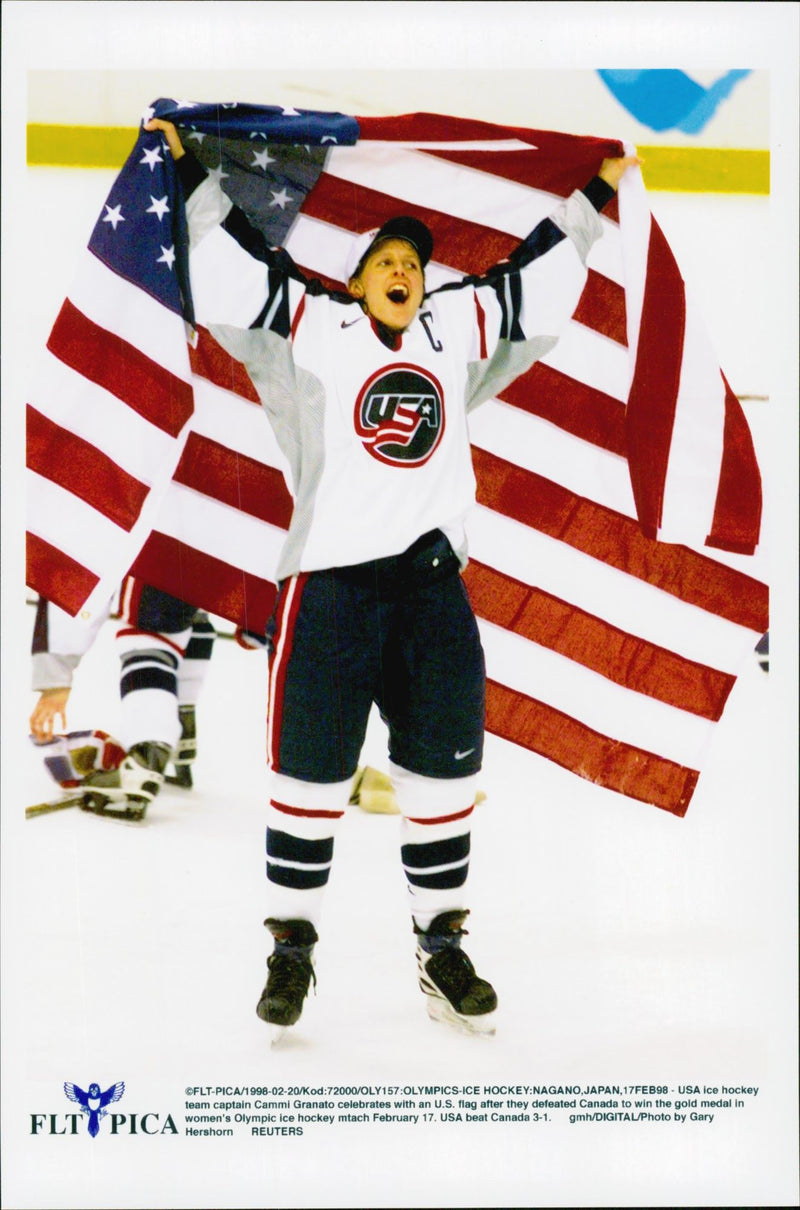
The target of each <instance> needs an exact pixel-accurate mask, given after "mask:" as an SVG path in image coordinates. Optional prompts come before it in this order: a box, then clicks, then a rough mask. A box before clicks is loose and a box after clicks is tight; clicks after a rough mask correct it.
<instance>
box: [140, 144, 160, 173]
mask: <svg viewBox="0 0 800 1210" xmlns="http://www.w3.org/2000/svg"><path fill="white" fill-rule="evenodd" d="M139 163H140V164H147V166H148V168H149V169H150V171H151V172H153V171H154V169H155V166H156V164H163V163H164V160H163V158H162V156H161V151H160V150H159V148H158V147H151V148H150V149H149V151H148V149H147V148H145V152H144V155H143V156H142V158H141V159H140V160H139Z"/></svg>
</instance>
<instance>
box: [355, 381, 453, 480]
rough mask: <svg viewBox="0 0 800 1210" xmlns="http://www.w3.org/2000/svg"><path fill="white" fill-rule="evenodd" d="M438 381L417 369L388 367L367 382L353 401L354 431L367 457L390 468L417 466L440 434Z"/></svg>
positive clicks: (441, 408)
mask: <svg viewBox="0 0 800 1210" xmlns="http://www.w3.org/2000/svg"><path fill="white" fill-rule="evenodd" d="M443 400H444V395H443V391H442V387H441V384H440V383H439V381H438V379H437V378H435V377H434V375H433V374H431V373H430V371H428V370H423V369H421V368H420V367H419V366H412V365H393V366H388V367H387V368H385V369H382V370H380V371H379V372H378V373H377V374H374V375H373V376H372V378H370V379H368V380H367V382H365V383H364V386H363V387H362V388H361V390H360V391H359V394H358V398H357V399H356V406H355V415H354V421H355V427H356V432H357V433H358V435H359V437H360V438H361V440H362V441H363V443H364V448H365V449H366V451H367V453H369V454H371V455H372V457H373V458H377V460H378V461H379V462H386V463H388V464H389V465H390V466H409V467H410V466H421V465H422V464H423V463H424V462H427V461H428V459H429V458H430V456H431V454H432V453H433V452H434V450H435V449H436V447H437V446H438V444H439V442H440V441H441V438H442V433H443V432H444V402H443Z"/></svg>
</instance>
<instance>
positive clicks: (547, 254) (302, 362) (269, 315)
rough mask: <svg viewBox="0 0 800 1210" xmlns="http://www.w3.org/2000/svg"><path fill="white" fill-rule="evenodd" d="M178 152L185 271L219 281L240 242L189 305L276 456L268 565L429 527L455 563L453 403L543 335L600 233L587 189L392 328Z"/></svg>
mask: <svg viewBox="0 0 800 1210" xmlns="http://www.w3.org/2000/svg"><path fill="white" fill-rule="evenodd" d="M179 165H180V167H181V170H182V177H183V180H184V187H185V189H186V191H187V192H188V194H189V196H188V198H187V207H186V212H187V219H188V223H189V234H190V247H191V249H192V255H193V257H195V258H198V257H199V261H198V262H197V263H199V265H200V266H201V269H202V268H204V269H205V270H206V272H203V271H200V272H198V273H197V274H195V270H194V268H193V286H194V282H195V281H196V280H202V278H203V277H204V276H208V278H209V279H210V280H214V281H216V282H219V281H220V278H221V277H222V276H224V277H225V278H226V279H227V280H228V281H230V279H231V275H230V263H231V247H230V241H234V243H236V244H238V245H240V246H241V247H244V248H247V252H248V255H247V256H245V255H244V254H242V256H241V263H242V267H243V273H242V275H241V276H240V278H239V279H238V280H237V282H236V289H235V290H234V292H233V293H232V295H231V296H230V297H227V298H224V297H221V296H220V295H219V292H218V290H217V289H215V290H214V291H213V292H211V293H210V294H209V296H207V297H203V294H202V290H199V291H195V307H196V311H197V317H198V320H199V321H200V322H201V323H203V324H205V325H206V326H207V327H208V328H209V330H210V331H211V333H212V335H213V336H214V337H215V339H216V340H217V341H218V342H219V343H220V344H221V345H222V346H223V348H225V349H226V350H227V352H228V353H230V354H231V356H233V357H234V358H236V359H237V360H239V361H241V362H242V363H243V364H244V365H245V367H246V368H247V371H248V373H249V375H250V378H251V379H252V381H253V383H254V385H255V387H256V389H257V391H258V393H259V396H260V399H261V402H262V404H263V407H264V409H265V410H266V412H267V415H268V417H269V419H270V422H271V424H272V426H273V429H274V432H275V435H276V438H277V441H278V444H279V445H280V448H281V450H282V452H283V454H284V456H285V459H286V464H287V467H288V472H287V474H288V480H289V482H288V486H289V489H290V491H291V493H292V496H293V499H294V511H293V515H292V520H291V525H290V527H289V532H288V536H287V539H286V542H285V544H284V546H283V549H282V552H281V556H280V559H279V563H278V568H277V577H278V579H283V578H285V577H286V576H289V575H292V574H295V573H296V572H299V571H313V570H317V569H321V568H328V567H339V566H348V565H351V564H355V563H362V562H365V561H367V560H370V559H375V558H381V557H384V556H387V555H393V554H398V553H400V552H401V551H403V550H405V549H406V548H407V547H408V546H410V545H411V543H412V542H414V541H415V540H416V538H418V537H419V536H420V535H421V534H423V533H426V532H428V531H430V530H432V529H435V528H440V529H442V530H444V532H445V533H446V534H447V535H448V537H449V538H450V541H451V543H452V545H453V547H454V549H455V550H456V552H457V553H458V555H459V558H460V559H461V561H462V563H465V562H466V557H467V551H466V539H465V533H464V520H465V517H466V514H467V513H468V511H469V509H470V507H471V505H472V504H473V502H474V499H475V479H474V475H473V471H472V463H471V457H470V442H469V432H468V421H467V416H468V412H469V411H470V410H471V409H472V408H473V407H475V406H477V405H478V404H479V403H482V402H483V401H484V400H486V399H489V398H491V397H493V396H495V395H497V394H498V392H500V391H501V390H503V389H504V388H505V387H506V386H507V385H508V384H509V383H510V382H512V381H513V380H514V379H515V378H516V377H517V376H518V375H519V374H521V373H522V372H524V371H525V370H526V369H528V368H529V367H530V366H531V365H532V364H533V362H534V361H536V360H537V359H538V358H540V357H542V356H543V355H544V354H546V353H548V352H549V351H550V350H551V349H552V348H553V347H554V345H555V344H556V342H557V340H558V337H559V334H560V333H561V331H562V330H563V328H564V326H565V325H566V324H567V322H568V321H569V319H570V317H571V315H572V313H573V312H574V310H575V308H576V306H577V303H578V300H579V298H580V295H581V292H582V290H583V287H584V284H585V281H586V268H585V260H586V256H587V253H588V251H589V249H590V247H591V245H592V243H593V242H594V241H595V240H596V239H597V238H598V237H599V236H600V234H601V225H600V222H599V219H598V217H597V212H596V209H595V205H594V204H593V201H590V200H589V197H587V196H586V195H585V194H584V193H583V192H580V191H576V192H575V193H574V194H572V196H571V197H570V198H568V199H567V200H566V201H565V202H563V203H561V205H560V206H559V208H558V209H557V211H556V212H555V214H554V215H553V217H552V219H546V220H544V221H543V222H542V223H540V224H539V225H538V226H537V227H536V228H535V229H534V231H533V232H532V233H531V235H529V236H528V237H527V239H526V240H524V241H523V242H522V243H521V244H520V245H519V247H518V249H517V250H516V251H515V253H514V254H513V255H512V256H511V257H510V258H509V260H508V261H507V262H504V263H503V264H501V265H499V266H497V267H495V268H494V269H492V270H490V271H489V272H488V273H486V274H484V275H482V276H481V277H465V278H463V279H461V280H459V281H458V282H452V283H448V284H447V285H444V286H441V287H439V288H438V289H436V290H433V291H431V292H430V293H427V294H426V295H425V297H424V299H423V302H422V305H421V307H420V309H419V311H418V313H417V315H416V317H415V318H414V320H413V322H412V323H411V325H410V326H409V328H408V329H407V330H406V331H405V332H403V333H402V334H400V335H399V336H397V337H396V338H395V339H394V340H392V338H391V337H390V336H388V335H387V333H386V332H385V331H384V332H381V331H379V329H378V327H377V325H376V324H375V323H374V321H373V320H372V319H371V318H370V316H368V315H367V314H366V313H365V312H364V311H362V309H361V307H360V305H359V303H357V302H356V301H355V300H354V299H351V298H350V297H349V296H348V295H346V294H341V293H335V292H332V291H330V290H327V289H326V288H324V287H323V286H322V285H321V283H320V282H318V281H310V280H308V279H307V278H305V277H304V276H303V275H302V273H301V272H300V271H299V269H298V268H297V266H296V265H294V263H293V262H292V260H291V258H290V257H289V256H288V254H287V253H286V252H285V251H283V250H280V249H274V248H269V247H267V246H266V245H265V243H264V241H263V238H262V237H261V236H260V233H259V232H257V231H255V230H254V229H253V228H252V227H250V225H249V224H248V222H247V219H246V217H245V216H244V215H243V214H242V212H241V211H239V210H237V208H236V207H234V206H233V203H232V202H231V201H230V199H229V198H227V197H226V195H225V194H224V193H223V191H222V190H221V189H220V187H219V185H218V183H217V182H216V181H215V180H214V179H213V178H212V177H203V169H201V168H200V166H199V164H197V161H195V160H194V159H193V157H191V156H189V155H187V156H186V157H184V158H183V159H182V160H180V161H179ZM198 181H199V183H198ZM600 184H601V190H600V192H602V190H603V189H604V188H605V186H603V185H602V183H600ZM608 196H610V194H608V195H606V194H603V196H602V201H601V203H600V204H602V202H603V201H605V200H607V197H608ZM565 237H566V238H565ZM254 254H255V255H256V256H257V258H258V261H257V262H254V261H253V259H252V258H253V255H254ZM217 257H221V258H223V259H225V261H226V265H227V273H226V274H225V275H220V274H218V273H215V272H214V262H215V259H216V258H217ZM234 261H235V254H234ZM254 263H256V269H255V271H254V270H253V265H254ZM245 265H246V270H245ZM261 266H263V268H262V267H261ZM231 317H232V318H233V320H234V322H230V319H231ZM220 320H222V321H226V320H227V321H228V322H219V321H220ZM392 343H393V344H394V347H391V348H390V347H388V345H389V344H392Z"/></svg>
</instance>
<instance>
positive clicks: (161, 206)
mask: <svg viewBox="0 0 800 1210" xmlns="http://www.w3.org/2000/svg"><path fill="white" fill-rule="evenodd" d="M150 201H151V202H152V203H153V204H152V206H148V207H147V209H146V211H145V214H155V215H157V216H158V221H159V222H161V220H162V218H163V217H164V215H165V214H169V206H168V204H167V195H166V194H164V196H163V197H160V198H155V197H153V195H152V193H151V194H150Z"/></svg>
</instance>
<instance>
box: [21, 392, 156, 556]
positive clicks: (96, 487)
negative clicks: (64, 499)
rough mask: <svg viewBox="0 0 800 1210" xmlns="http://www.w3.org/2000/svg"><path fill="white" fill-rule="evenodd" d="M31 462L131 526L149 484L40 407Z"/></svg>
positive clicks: (30, 442) (30, 414) (30, 427)
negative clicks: (66, 427)
mask: <svg viewBox="0 0 800 1210" xmlns="http://www.w3.org/2000/svg"><path fill="white" fill-rule="evenodd" d="M26 444H27V465H28V467H29V468H30V469H31V470H32V471H35V472H36V473H37V474H38V475H42V476H44V478H45V479H49V480H50V481H51V482H53V483H57V484H58V485H59V487H63V488H64V490H65V491H68V492H71V493H72V495H74V496H77V497H78V499H80V500H83V501H85V503H86V504H89V505H91V507H92V508H96V509H97V511H98V512H99V513H102V514H103V516H104V517H107V518H108V519H109V521H113V522H114V524H115V525H119V526H120V528H121V529H124V530H125V531H126V532H130V530H131V529H133V526H134V525H135V523H136V520H137V518H138V516H139V514H140V512H141V510H142V505H143V504H144V502H145V500H146V498H147V494H148V492H149V490H150V489H149V488H148V487H147V486H146V485H145V484H144V483H141V482H140V481H139V480H138V479H135V478H134V477H133V475H129V474H128V472H127V471H124V470H123V469H122V467H121V466H118V465H117V463H116V462H114V461H113V460H112V459H111V458H109V457H108V455H106V454H104V453H103V451H102V450H100V449H98V448H97V446H96V445H91V444H90V443H89V442H88V441H84V440H83V438H82V437H77V436H76V435H75V434H74V433H71V432H70V431H69V429H64V428H61V426H60V425H58V424H55V423H54V422H53V421H52V420H50V419H49V418H48V417H47V416H44V415H42V413H41V412H38V411H37V410H36V408H34V407H31V406H30V404H29V405H28V408H27V433H26Z"/></svg>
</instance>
